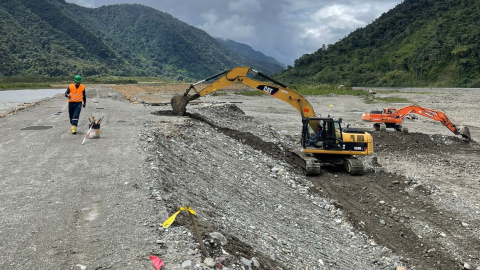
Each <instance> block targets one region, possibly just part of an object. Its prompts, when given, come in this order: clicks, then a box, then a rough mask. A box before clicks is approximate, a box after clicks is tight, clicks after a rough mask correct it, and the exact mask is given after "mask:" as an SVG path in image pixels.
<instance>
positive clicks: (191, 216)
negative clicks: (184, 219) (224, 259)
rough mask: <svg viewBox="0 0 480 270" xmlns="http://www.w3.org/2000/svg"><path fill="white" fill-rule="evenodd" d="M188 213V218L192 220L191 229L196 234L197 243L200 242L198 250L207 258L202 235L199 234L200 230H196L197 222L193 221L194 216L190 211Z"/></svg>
mask: <svg viewBox="0 0 480 270" xmlns="http://www.w3.org/2000/svg"><path fill="white" fill-rule="evenodd" d="M188 215H189V216H190V219H191V220H192V224H193V229H194V231H195V235H196V236H197V240H198V243H199V244H200V250H201V251H202V254H203V256H205V258H207V257H208V254H207V250H206V249H205V246H204V245H203V241H202V236H201V234H200V231H199V230H198V227H197V222H196V221H195V216H194V215H193V214H192V213H190V212H188Z"/></svg>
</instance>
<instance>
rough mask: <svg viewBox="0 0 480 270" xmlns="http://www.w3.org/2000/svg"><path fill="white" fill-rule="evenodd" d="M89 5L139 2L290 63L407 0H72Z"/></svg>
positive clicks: (211, 33) (212, 33)
mask: <svg viewBox="0 0 480 270" xmlns="http://www.w3.org/2000/svg"><path fill="white" fill-rule="evenodd" d="M67 2H70V3H75V4H78V5H81V6H85V7H93V8H95V7H100V6H102V5H113V4H122V3H129V4H131V3H138V4H142V5H146V6H150V7H153V8H155V9H158V10H160V11H164V12H167V13H169V14H171V15H172V16H174V17H176V18H178V19H179V20H181V21H184V22H186V23H188V24H190V25H192V26H195V27H197V28H200V29H203V30H205V31H206V32H207V33H209V34H210V35H211V36H214V37H222V38H228V39H232V40H234V41H237V42H241V43H245V44H248V45H250V46H251V47H252V48H254V49H255V50H258V51H261V52H263V53H264V54H266V55H268V56H272V57H274V58H275V59H277V60H278V61H280V62H281V63H283V64H284V65H285V66H287V65H293V61H294V60H295V59H297V58H299V57H300V56H302V55H303V54H305V53H312V52H315V51H316V50H317V49H318V48H320V47H322V44H333V43H335V42H337V41H338V40H340V39H342V38H343V37H345V36H346V35H348V34H349V33H350V32H352V31H353V30H355V29H356V28H358V27H363V26H365V25H367V24H369V23H371V22H372V21H373V20H375V19H376V18H378V17H379V16H380V15H381V14H382V13H384V12H387V11H388V10H390V9H392V8H393V7H395V5H397V4H398V3H400V2H401V0H336V1H331V0H328V1H327V0H67Z"/></svg>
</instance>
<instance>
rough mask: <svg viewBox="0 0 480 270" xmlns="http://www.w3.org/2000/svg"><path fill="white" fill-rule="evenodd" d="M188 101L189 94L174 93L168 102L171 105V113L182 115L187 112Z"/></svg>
mask: <svg viewBox="0 0 480 270" xmlns="http://www.w3.org/2000/svg"><path fill="white" fill-rule="evenodd" d="M189 101H190V97H189V96H185V95H175V96H174V97H172V100H171V101H170V104H171V105H172V109H173V114H175V115H179V116H183V115H185V113H186V112H187V109H186V107H187V104H188V102H189Z"/></svg>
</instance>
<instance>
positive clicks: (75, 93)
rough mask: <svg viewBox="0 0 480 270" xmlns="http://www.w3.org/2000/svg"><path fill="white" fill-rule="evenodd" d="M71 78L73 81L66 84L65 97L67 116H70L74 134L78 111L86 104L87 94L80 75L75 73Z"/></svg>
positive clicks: (78, 116)
mask: <svg viewBox="0 0 480 270" xmlns="http://www.w3.org/2000/svg"><path fill="white" fill-rule="evenodd" d="M73 80H74V81H75V83H74V84H70V85H69V86H68V88H67V91H66V92H65V97H67V98H68V116H69V117H70V125H72V134H76V133H77V125H78V119H79V118H80V112H81V111H82V107H83V108H85V106H87V95H85V85H83V84H82V77H81V76H80V75H77V76H75V78H74V79H73ZM82 102H83V106H82Z"/></svg>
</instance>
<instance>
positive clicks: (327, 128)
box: [302, 118, 342, 149]
mask: <svg viewBox="0 0 480 270" xmlns="http://www.w3.org/2000/svg"><path fill="white" fill-rule="evenodd" d="M316 126H318V127H319V129H318V130H317V131H314V129H313V128H312V127H316ZM302 146H303V148H323V149H341V148H342V128H341V125H340V121H335V120H333V119H332V118H306V119H305V121H304V125H303V132H302Z"/></svg>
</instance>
